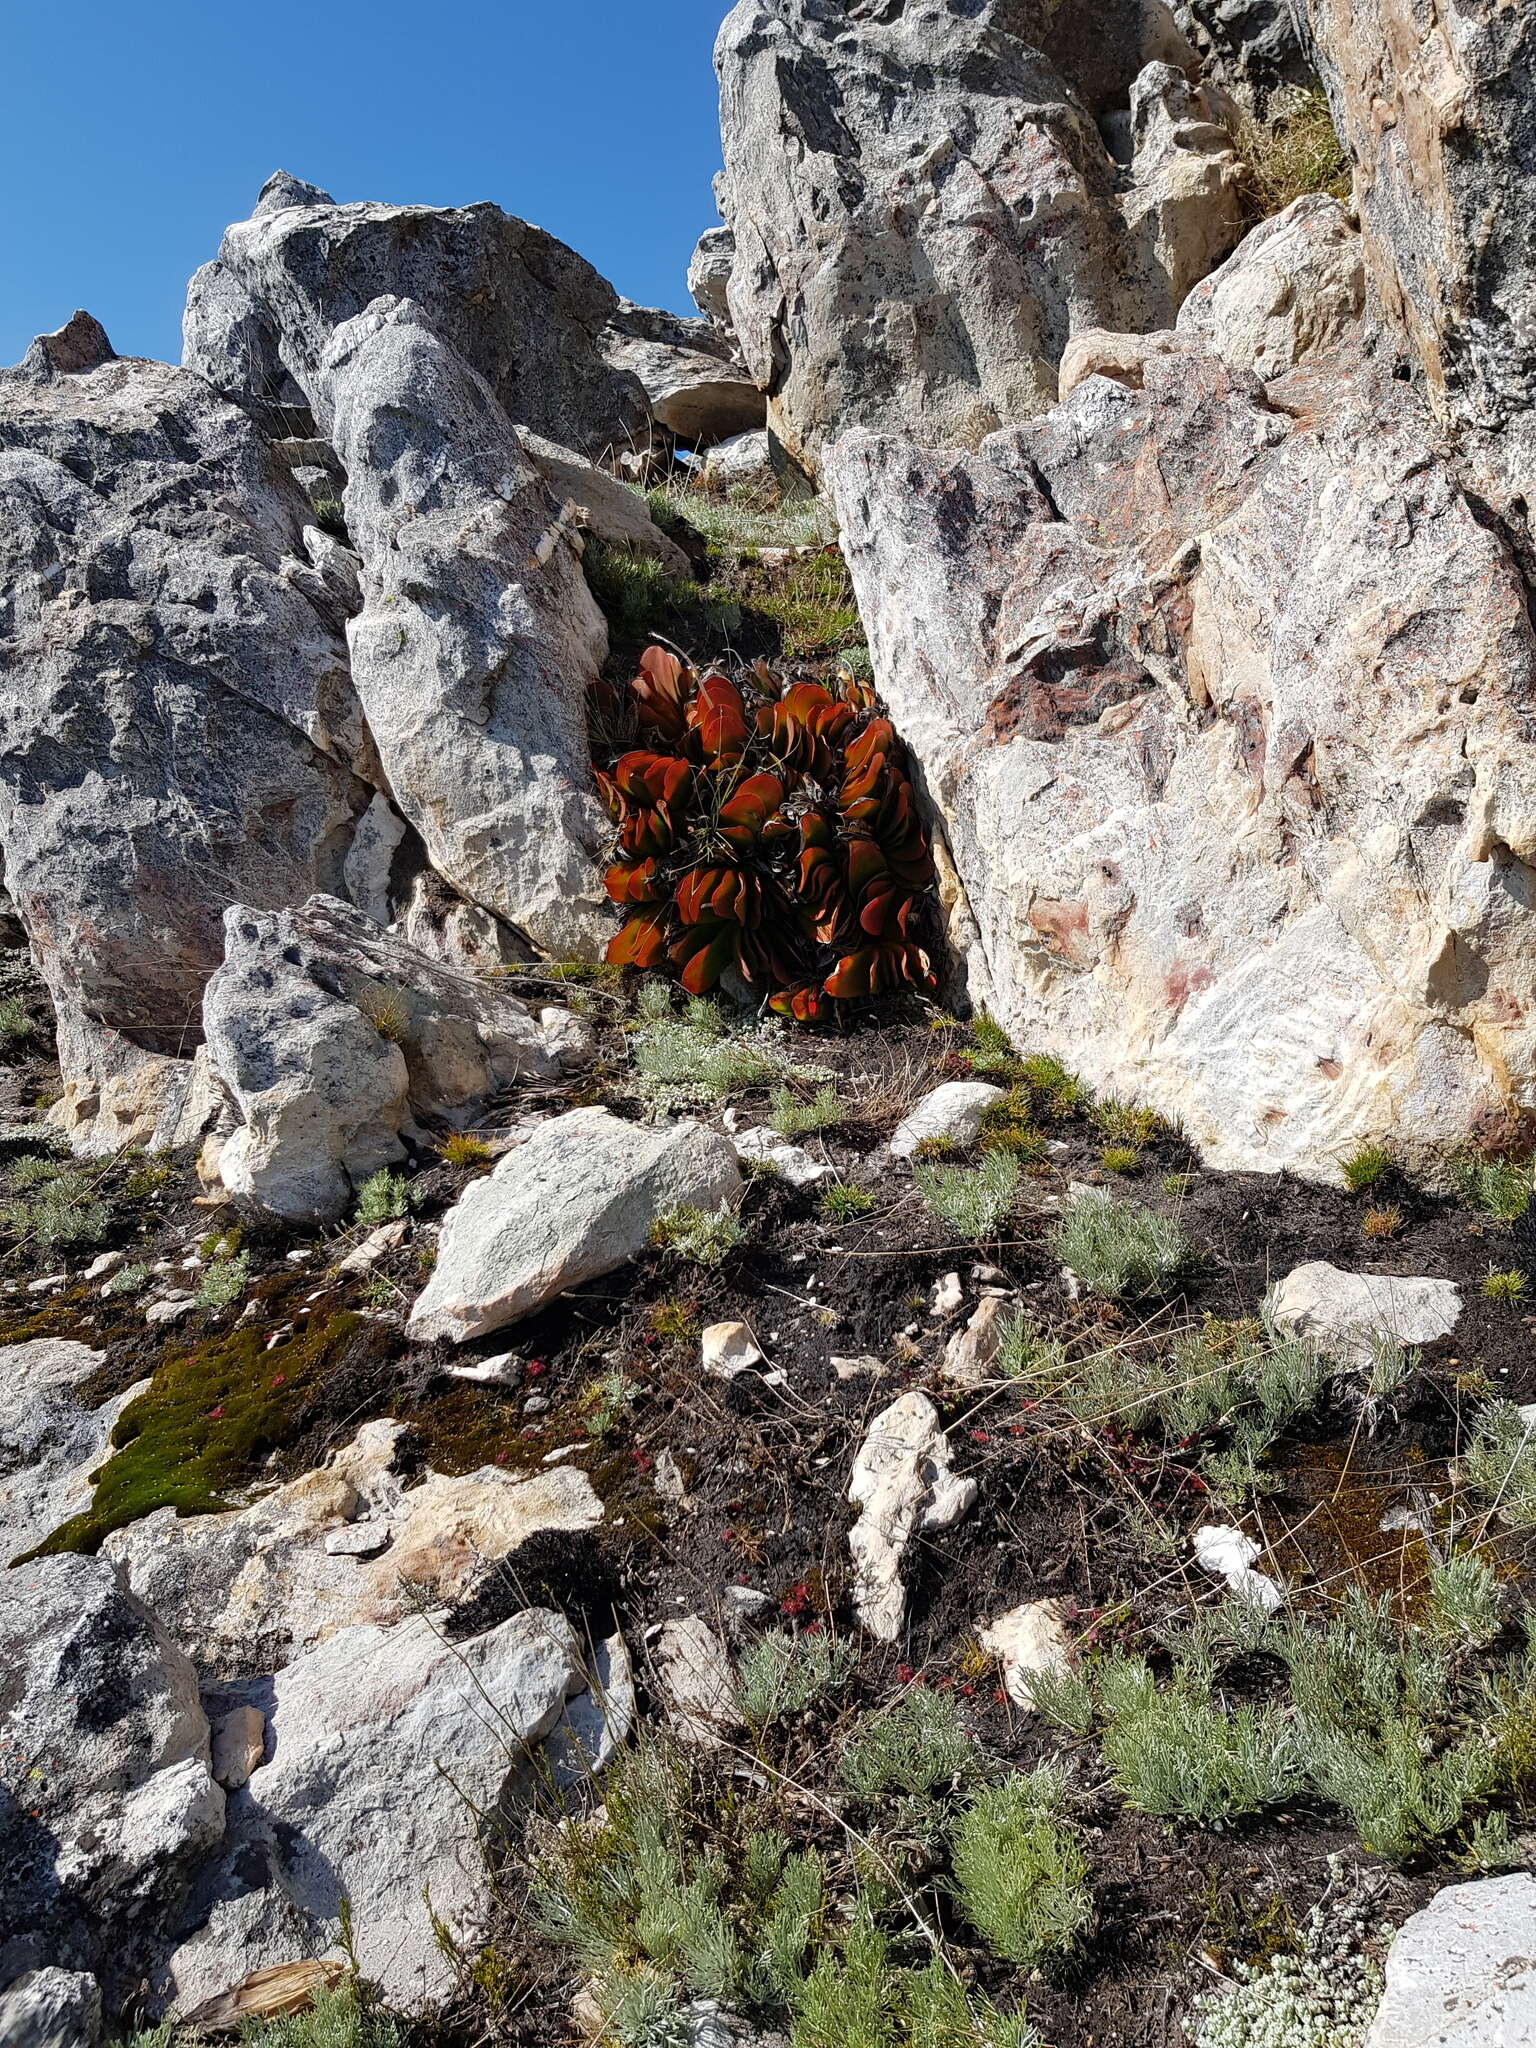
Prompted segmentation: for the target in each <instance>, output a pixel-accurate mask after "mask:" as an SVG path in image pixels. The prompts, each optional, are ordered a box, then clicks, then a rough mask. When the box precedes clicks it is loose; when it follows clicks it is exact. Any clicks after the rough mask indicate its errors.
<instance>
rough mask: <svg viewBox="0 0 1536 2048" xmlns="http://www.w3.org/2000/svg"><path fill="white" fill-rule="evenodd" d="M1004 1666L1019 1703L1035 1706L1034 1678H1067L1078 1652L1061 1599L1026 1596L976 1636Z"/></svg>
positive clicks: (1008, 1687)
mask: <svg viewBox="0 0 1536 2048" xmlns="http://www.w3.org/2000/svg"><path fill="white" fill-rule="evenodd" d="M976 1640H977V1642H979V1643H980V1645H981V1647H982V1648H983V1649H984V1650H986V1651H988V1652H989V1653H990V1654H991V1655H992V1656H994V1657H995V1658H996V1659H997V1661H998V1663H999V1664H1000V1665H1001V1666H1002V1668H1003V1686H1004V1689H1005V1690H1006V1692H1007V1694H1008V1697H1009V1699H1011V1700H1012V1701H1013V1703H1014V1705H1015V1706H1016V1707H1032V1706H1033V1705H1034V1695H1033V1693H1032V1692H1031V1690H1030V1680H1031V1679H1032V1678H1040V1677H1045V1678H1063V1677H1066V1676H1067V1675H1068V1674H1069V1673H1070V1672H1072V1671H1073V1670H1074V1669H1075V1668H1076V1664H1077V1655H1076V1652H1075V1650H1074V1648H1073V1643H1072V1638H1071V1635H1070V1634H1069V1633H1068V1630H1067V1625H1066V1618H1065V1615H1064V1613H1063V1611H1062V1604H1061V1602H1060V1601H1059V1600H1026V1601H1025V1602H1024V1604H1023V1605H1022V1606H1021V1607H1010V1608H1009V1610H1008V1612H1007V1613H1006V1614H1000V1615H999V1616H998V1617H997V1620H996V1621H994V1622H992V1623H990V1624H989V1625H988V1626H987V1627H986V1628H984V1629H983V1630H982V1631H981V1632H980V1634H979V1635H978V1636H977V1638H976Z"/></svg>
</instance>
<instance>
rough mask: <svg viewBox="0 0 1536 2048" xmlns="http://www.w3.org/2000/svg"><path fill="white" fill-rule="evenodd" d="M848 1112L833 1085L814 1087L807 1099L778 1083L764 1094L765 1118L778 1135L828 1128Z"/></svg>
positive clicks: (798, 1134)
mask: <svg viewBox="0 0 1536 2048" xmlns="http://www.w3.org/2000/svg"><path fill="white" fill-rule="evenodd" d="M847 1114H848V1105H847V1103H846V1102H844V1100H843V1098H842V1097H841V1095H839V1094H838V1092H837V1090H836V1089H835V1088H825V1087H823V1088H818V1089H817V1090H816V1092H815V1094H814V1095H812V1096H811V1097H810V1098H809V1099H807V1098H805V1097H803V1096H799V1095H796V1094H795V1092H794V1090H793V1089H792V1088H788V1087H785V1086H783V1085H782V1084H781V1085H780V1086H779V1087H777V1088H775V1089H774V1090H773V1092H772V1094H771V1095H770V1096H769V1097H768V1121H769V1123H770V1124H771V1125H772V1127H773V1129H774V1130H776V1131H777V1132H778V1134H779V1136H780V1137H781V1138H799V1137H803V1136H805V1135H806V1134H807V1133H808V1132H811V1131H825V1130H829V1129H830V1128H831V1126H832V1125H833V1124H839V1123H841V1122H842V1121H843V1119H844V1118H845V1117H846V1116H847Z"/></svg>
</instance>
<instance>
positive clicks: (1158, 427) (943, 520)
mask: <svg viewBox="0 0 1536 2048" xmlns="http://www.w3.org/2000/svg"><path fill="white" fill-rule="evenodd" d="M1315 368H1316V365H1307V366H1305V367H1304V368H1303V369H1301V370H1298V371H1296V372H1293V373H1292V375H1291V377H1290V378H1288V379H1280V380H1277V381H1276V382H1274V383H1271V384H1270V385H1269V386H1267V387H1261V386H1259V385H1258V384H1257V382H1256V380H1253V379H1251V377H1250V375H1249V374H1248V373H1245V372H1242V371H1240V370H1238V369H1236V368H1234V367H1232V366H1231V365H1229V364H1226V363H1223V362H1222V361H1221V360H1220V359H1219V358H1216V357H1214V356H1211V355H1208V354H1205V353H1203V352H1202V351H1200V350H1199V349H1198V348H1196V349H1193V350H1187V351H1183V352H1181V353H1179V354H1177V355H1171V356H1155V355H1154V356H1149V357H1148V358H1147V359H1146V361H1145V363H1144V365H1143V387H1144V388H1143V389H1142V390H1140V391H1132V390H1128V389H1126V388H1125V387H1124V386H1123V385H1121V384H1119V383H1115V382H1112V381H1110V380H1109V379H1107V378H1103V377H1089V378H1088V379H1087V380H1086V381H1085V382H1083V383H1081V384H1079V385H1078V386H1077V388H1076V389H1075V390H1074V391H1073V392H1072V393H1071V394H1070V396H1069V397H1068V398H1067V399H1066V401H1065V402H1064V403H1063V404H1062V405H1061V406H1060V407H1059V408H1058V409H1057V411H1056V412H1055V413H1054V414H1052V415H1051V416H1050V417H1049V418H1047V419H1045V420H1042V421H1040V422H1038V423H1037V424H1035V425H1033V426H1027V427H1023V428H1016V429H1013V430H1010V431H1009V432H1007V433H1004V434H1000V435H998V436H996V437H994V438H993V439H992V440H991V441H989V442H988V444H987V445H986V447H985V448H984V449H983V450H982V451H981V452H980V453H979V454H978V455H975V456H966V455H963V454H958V453H955V452H953V451H950V452H947V453H946V452H928V453H925V452H922V451H919V450H916V449H914V448H912V447H911V446H910V445H908V444H905V443H901V442H897V441H893V440H891V439H889V438H885V437H880V436H875V435H870V434H863V433H856V434H852V435H849V436H848V437H846V438H845V440H844V441H843V442H841V443H840V444H839V445H838V447H837V449H836V450H835V452H834V454H833V456H832V458H831V459H830V461H829V464H828V468H829V472H830V475H831V479H832V482H833V486H834V490H835V495H836V501H837V507H838V513H839V520H840V525H841V529H842V542H843V550H844V554H845V557H846V559H847V561H848V563H849V566H850V569H851V571H852V575H853V580H854V585H855V590H856V593H857V596H858V599H859V605H860V611H861V614H862V617H863V620H864V623H865V627H866V630H867V633H868V637H869V643H870V648H871V653H872V655H873V658H874V664H875V674H876V680H877V683H878V686H879V688H880V691H881V694H882V696H883V698H884V699H885V701H886V703H887V704H888V705H889V706H890V709H891V714H892V716H893V718H894V719H895V722H896V724H897V726H898V728H899V730H900V731H901V732H902V734H903V736H904V738H905V739H906V741H907V743H908V745H909V746H910V747H911V748H912V750H913V752H914V754H915V756H916V759H917V763H918V765H919V768H920V771H921V779H922V782H923V784H924V785H925V787H926V791H927V793H928V795H929V797H930V799H931V800H932V802H933V804H934V807H935V809H936V812H937V815H938V818H939V821H940V824H941V826H942V829H943V833H944V836H945V839H946V840H947V846H948V852H949V854H950V856H951V858H952V861H953V865H954V870H955V878H956V880H955V886H953V887H952V888H951V889H950V891H949V902H950V921H951V937H952V940H953V941H954V943H955V944H956V946H957V948H958V949H959V950H961V951H962V952H963V953H964V955H965V958H966V964H967V968H968V972H969V977H970V988H971V994H972V996H973V998H974V999H976V1000H979V1001H984V1002H985V1003H986V1004H987V1005H988V1007H989V1009H990V1010H991V1011H992V1013H993V1015H995V1016H996V1017H997V1018H998V1019H999V1021H1001V1022H1002V1023H1003V1024H1004V1025H1005V1026H1006V1027H1007V1028H1008V1029H1009V1031H1010V1033H1011V1034H1012V1036H1013V1037H1014V1038H1015V1040H1016V1042H1019V1043H1023V1044H1028V1045H1031V1046H1040V1047H1042V1048H1044V1049H1049V1050H1051V1051H1054V1052H1056V1053H1058V1054H1059V1055H1060V1056H1061V1057H1062V1058H1064V1059H1065V1060H1067V1061H1068V1063H1069V1064H1070V1065H1071V1066H1072V1068H1073V1069H1074V1071H1076V1072H1079V1073H1081V1074H1083V1075H1084V1076H1085V1078H1087V1079H1088V1080H1089V1081H1090V1082H1091V1083H1092V1084H1093V1085H1094V1086H1095V1087H1097V1088H1099V1089H1101V1090H1104V1091H1106V1092H1109V1093H1112V1094H1115V1095H1118V1096H1121V1097H1124V1098H1127V1099H1136V1100H1142V1101H1146V1102H1148V1103H1150V1104H1151V1105H1152V1106H1154V1107H1156V1108H1157V1109H1159V1110H1160V1111H1161V1112H1162V1113H1163V1114H1164V1115H1166V1116H1169V1117H1171V1118H1174V1119H1176V1120H1177V1121H1179V1122H1180V1123H1182V1125H1183V1126H1184V1128H1185V1129H1186V1130H1187V1131H1188V1132H1189V1134H1190V1135H1191V1137H1192V1138H1193V1139H1194V1140H1195V1141H1196V1143H1197V1144H1198V1145H1199V1146H1200V1147H1201V1149H1202V1151H1203V1152H1204V1154H1205V1156H1206V1158H1207V1159H1208V1160H1210V1161H1211V1162H1212V1163H1213V1164H1215V1165H1218V1166H1222V1167H1231V1168H1236V1169H1240V1170H1261V1171H1274V1170H1278V1169H1280V1168H1283V1167H1286V1166H1290V1167H1293V1168H1295V1169H1296V1170H1298V1171H1300V1172H1302V1173H1305V1174H1308V1175H1311V1176H1314V1177H1317V1178H1323V1179H1336V1178H1337V1177H1338V1175H1339V1169H1340V1162H1341V1161H1342V1160H1343V1159H1344V1158H1345V1157H1347V1156H1348V1155H1349V1153H1350V1152H1351V1151H1352V1150H1354V1149H1355V1148H1356V1147H1357V1146H1358V1145H1360V1144H1362V1143H1367V1142H1372V1141H1376V1140H1382V1139H1387V1140H1390V1141H1391V1142H1393V1143H1394V1144H1396V1145H1397V1146H1398V1148H1399V1153H1400V1156H1402V1157H1403V1159H1404V1162H1405V1164H1407V1165H1408V1166H1409V1167H1410V1169H1411V1170H1414V1171H1420V1172H1422V1173H1424V1174H1425V1175H1426V1176H1427V1177H1428V1178H1430V1179H1431V1180H1435V1179H1437V1178H1443V1177H1444V1174H1445V1171H1446V1159H1447V1157H1448V1156H1449V1155H1451V1154H1452V1153H1454V1151H1455V1150H1456V1149H1457V1148H1458V1146H1463V1145H1465V1144H1466V1142H1467V1141H1468V1138H1469V1135H1470V1134H1471V1133H1472V1132H1473V1130H1474V1129H1475V1128H1476V1126H1477V1125H1478V1122H1479V1119H1481V1118H1484V1117H1486V1116H1488V1115H1490V1114H1493V1115H1498V1114H1501V1113H1504V1112H1506V1111H1507V1110H1508V1109H1509V1108H1511V1107H1514V1106H1516V1105H1519V1104H1523V1103H1524V1102H1525V1101H1527V1100H1528V1099H1536V1032H1533V1025H1532V1022H1531V1020H1532V1017H1533V1015H1536V977H1533V974H1532V962H1531V960H1530V957H1529V949H1528V947H1527V946H1526V944H1525V941H1524V937H1523V933H1524V930H1525V925H1526V921H1527V913H1526V908H1525V906H1526V904H1527V902H1528V900H1529V898H1530V895H1531V892H1532V888H1533V886H1536V885H1533V883H1532V879H1531V876H1532V869H1531V867H1530V866H1529V865H1528V863H1529V862H1530V861H1532V859H1533V858H1536V836H1533V833H1532V830H1531V824H1530V821H1531V819H1532V818H1533V817H1536V748H1533V745H1532V742H1531V740H1530V739H1529V738H1528V737H1527V734H1526V727H1525V724H1524V722H1523V711H1522V709H1521V707H1522V706H1523V705H1524V704H1525V703H1526V702H1527V701H1528V698H1529V693H1530V691H1531V689H1532V687H1533V685H1536V639H1533V635H1532V629H1531V623H1530V619H1529V616H1528V612H1527V608H1526V603H1525V593H1524V590H1523V588H1522V585H1521V581H1520V577H1519V575H1518V573H1517V571H1516V569H1515V566H1514V564H1513V562H1512V560H1511V558H1510V556H1509V554H1508V553H1507V551H1506V550H1505V548H1504V546H1503V545H1502V543H1501V541H1500V539H1499V537H1498V535H1497V534H1496V533H1495V532H1493V531H1491V530H1490V529H1489V526H1488V525H1487V523H1486V522H1485V521H1484V520H1483V519H1482V518H1481V517H1480V515H1479V512H1478V510H1477V508H1476V507H1475V506H1474V505H1472V504H1471V503H1469V501H1468V499H1467V498H1466V497H1465V496H1464V495H1463V494H1462V493H1461V492H1460V491H1459V490H1458V489H1457V487H1456V485H1455V483H1454V482H1453V480H1452V478H1451V476H1450V475H1449V473H1448V472H1447V470H1446V469H1445V468H1444V467H1443V466H1442V465H1441V464H1440V463H1439V462H1437V461H1436V459H1435V458H1434V456H1433V454H1432V452H1431V444H1430V438H1429V435H1428V430H1427V425H1426V422H1425V420H1424V418H1423V415H1422V412H1421V410H1420V408H1419V407H1418V405H1417V403H1416V401H1415V399H1414V397H1413V394H1412V392H1411V391H1409V390H1408V389H1407V387H1405V386H1404V385H1402V384H1400V383H1398V382H1396V381H1394V380H1392V379H1391V378H1389V377H1386V376H1382V375H1379V374H1378V373H1377V371H1376V369H1375V368H1374V367H1373V366H1372V365H1370V364H1368V363H1361V362H1360V361H1359V360H1358V359H1356V358H1351V359H1349V360H1348V361H1345V362H1340V363H1336V364H1335V365H1334V367H1333V369H1332V370H1331V371H1330V373H1329V374H1328V375H1326V376H1323V377H1321V378H1320V379H1319V378H1317V377H1315V376H1314V375H1313V372H1314V370H1315ZM1282 404H1284V405H1287V406H1289V405H1291V404H1294V405H1295V407H1296V408H1297V413H1298V414H1299V417H1297V416H1293V415H1292V413H1291V412H1290V411H1285V412H1282V411H1279V410H1277V409H1276V408H1277V407H1278V406H1280V405H1282ZM1384 591H1390V592H1391V601H1390V604H1385V603H1384V601H1383V595H1382V593H1383V592H1384Z"/></svg>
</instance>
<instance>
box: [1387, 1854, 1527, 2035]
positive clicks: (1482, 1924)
mask: <svg viewBox="0 0 1536 2048" xmlns="http://www.w3.org/2000/svg"><path fill="white" fill-rule="evenodd" d="M1533 1925H1536V1878H1533V1877H1532V1876H1531V1874H1530V1872H1529V1871H1519V1872H1516V1873H1515V1874H1513V1875H1512V1876H1509V1877H1488V1878H1483V1879H1481V1880H1480V1881H1479V1882H1478V1883H1476V1884H1453V1885H1447V1886H1446V1888H1445V1890H1444V1891H1441V1892H1436V1894H1435V1896H1434V1897H1433V1898H1432V1899H1431V1900H1430V1902H1429V1904H1428V1905H1427V1906H1426V1907H1425V1908H1424V1910H1423V1911H1422V1912H1421V1913H1415V1914H1414V1916H1413V1918H1412V1919H1411V1920H1409V1921H1408V1922H1407V1924H1406V1925H1405V1926H1404V1927H1403V1929H1402V1931H1401V1932H1400V1933H1399V1935H1398V1937H1397V1939H1396V1941H1394V1942H1393V1944H1392V1949H1391V1953H1390V1954H1389V1955H1388V1957H1387V1985H1386V1990H1385V1992H1384V1993H1383V1995H1382V2000H1381V2004H1380V2006H1379V2007H1378V2008H1377V2012H1376V2017H1375V2019H1374V2020H1373V2022H1372V2023H1371V2030H1370V2032H1369V2033H1368V2034H1367V2035H1366V2037H1365V2048H1531V2044H1532V2043H1533V2042H1536V1958H1533V1955H1532V1949H1533V1947H1536V1944H1533V1942H1532V1939H1531V1929H1532V1926H1533Z"/></svg>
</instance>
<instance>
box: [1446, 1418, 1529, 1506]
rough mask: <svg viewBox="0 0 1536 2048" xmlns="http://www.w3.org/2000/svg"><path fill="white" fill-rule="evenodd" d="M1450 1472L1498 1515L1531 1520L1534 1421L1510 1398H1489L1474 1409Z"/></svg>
mask: <svg viewBox="0 0 1536 2048" xmlns="http://www.w3.org/2000/svg"><path fill="white" fill-rule="evenodd" d="M1456 1471H1457V1477H1458V1478H1459V1479H1460V1481H1461V1483H1462V1484H1463V1485H1464V1486H1466V1487H1468V1488H1470V1490H1471V1491H1472V1492H1473V1493H1476V1494H1480V1495H1481V1496H1482V1498H1483V1500H1484V1501H1485V1502H1486V1503H1487V1504H1488V1505H1489V1506H1490V1507H1493V1508H1496V1509H1497V1511H1498V1514H1499V1516H1500V1519H1501V1520H1503V1521H1505V1522H1508V1523H1510V1524H1512V1525H1514V1526H1515V1527H1518V1528H1525V1527H1528V1526H1529V1525H1530V1524H1532V1523H1533V1522H1536V1423H1532V1422H1527V1421H1526V1420H1525V1418H1524V1417H1523V1416H1522V1415H1521V1413H1520V1410H1519V1409H1518V1408H1517V1407H1516V1406H1515V1405H1514V1403H1513V1402H1512V1401H1491V1402H1489V1404H1488V1406H1487V1407H1485V1408H1480V1409H1479V1410H1478V1412H1477V1414H1476V1415H1475V1416H1474V1417H1473V1419H1472V1428H1471V1430H1470V1432H1469V1433H1468V1436H1467V1441H1466V1443H1465V1445H1464V1446H1463V1448H1462V1453H1461V1456H1460V1458H1459V1459H1458V1461H1457V1467H1456Z"/></svg>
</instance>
